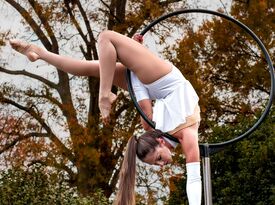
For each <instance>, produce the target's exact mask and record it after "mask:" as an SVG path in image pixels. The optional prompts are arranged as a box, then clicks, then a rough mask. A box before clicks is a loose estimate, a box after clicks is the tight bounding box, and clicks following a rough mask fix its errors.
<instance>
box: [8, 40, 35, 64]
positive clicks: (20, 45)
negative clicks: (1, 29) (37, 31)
mask: <svg viewBox="0 0 275 205" xmlns="http://www.w3.org/2000/svg"><path fill="white" fill-rule="evenodd" d="M10 45H11V47H12V48H13V49H14V50H16V51H18V52H19V53H21V54H23V55H25V56H27V57H28V59H29V60H30V61H32V62H34V61H36V60H38V59H39V58H40V56H39V54H38V53H39V50H40V48H39V47H38V46H36V45H33V44H29V43H26V42H23V41H20V40H17V39H11V40H10Z"/></svg>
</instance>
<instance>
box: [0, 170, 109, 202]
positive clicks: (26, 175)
mask: <svg viewBox="0 0 275 205" xmlns="http://www.w3.org/2000/svg"><path fill="white" fill-rule="evenodd" d="M0 179H1V180H0V181H1V183H0V199H1V204H3V205H8V204H64V205H78V204H81V205H85V204H87V205H88V204H89V205H95V204H100V205H107V204H108V200H107V198H106V197H105V196H104V195H103V193H102V191H101V190H98V191H97V192H95V193H94V194H93V195H92V196H91V197H81V196H79V194H78V193H77V191H76V189H75V188H72V187H69V186H68V184H67V183H66V182H64V181H58V180H60V179H58V177H57V176H54V174H51V176H50V175H49V174H45V171H44V170H43V167H42V166H41V165H35V166H31V167H28V169H27V170H24V169H22V168H19V167H16V168H13V169H9V170H6V171H2V172H1V173H0Z"/></svg>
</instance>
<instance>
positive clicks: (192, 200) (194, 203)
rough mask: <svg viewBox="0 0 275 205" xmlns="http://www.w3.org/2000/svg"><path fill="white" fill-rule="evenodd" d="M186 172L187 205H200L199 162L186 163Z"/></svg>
mask: <svg viewBox="0 0 275 205" xmlns="http://www.w3.org/2000/svg"><path fill="white" fill-rule="evenodd" d="M186 170H187V183H186V192H187V197H188V202H189V205H201V192H202V187H201V186H202V185H201V184H202V183H201V173H200V162H191V163H187V164H186Z"/></svg>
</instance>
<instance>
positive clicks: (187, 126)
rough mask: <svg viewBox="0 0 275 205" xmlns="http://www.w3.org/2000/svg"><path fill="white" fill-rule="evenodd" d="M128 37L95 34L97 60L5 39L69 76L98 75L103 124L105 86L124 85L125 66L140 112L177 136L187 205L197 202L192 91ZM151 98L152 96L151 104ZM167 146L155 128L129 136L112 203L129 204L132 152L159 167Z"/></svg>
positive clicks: (108, 96)
mask: <svg viewBox="0 0 275 205" xmlns="http://www.w3.org/2000/svg"><path fill="white" fill-rule="evenodd" d="M134 39H135V40H133V39H130V38H128V37H126V36H124V35H121V34H119V33H116V32H114V31H103V32H102V33H101V34H100V36H99V39H98V53H99V61H85V60H75V59H72V58H68V57H64V56H60V55H57V54H54V53H51V52H48V51H46V50H45V49H42V48H40V47H37V46H35V45H31V44H27V43H24V42H20V41H18V40H11V41H10V44H11V46H12V47H13V48H14V49H15V50H17V51H18V52H20V53H22V54H24V55H26V56H27V57H28V58H29V60H31V61H36V60H38V59H42V60H44V61H46V62H48V63H50V64H52V65H53V66H55V67H57V68H58V69H60V70H62V71H65V72H68V73H71V74H73V75H84V76H94V77H100V88H99V102H98V104H99V109H100V112H101V116H102V120H103V123H105V124H108V123H109V120H110V119H109V114H110V110H111V105H112V103H113V102H114V101H115V100H116V95H115V94H113V93H112V92H111V87H112V85H116V86H119V87H121V88H123V89H127V83H126V79H125V69H126V67H127V68H129V69H130V70H131V71H132V78H133V87H134V91H135V94H136V97H137V100H138V102H139V105H140V106H141V108H142V109H143V111H144V112H145V114H146V115H147V116H148V117H149V119H152V120H154V121H155V123H156V128H157V129H160V130H161V131H163V132H169V133H170V134H172V135H173V136H174V137H176V138H177V139H178V140H179V142H180V144H181V146H182V150H183V153H184V155H185V157H186V167H187V186H186V188H187V195H188V201H189V204H191V205H197V204H200V203H201V176H200V155H199V145H198V127H199V121H200V115H199V107H198V100H199V99H198V96H197V94H196V93H195V91H194V89H193V87H192V86H191V84H190V83H189V82H188V81H187V80H186V79H185V78H184V77H183V76H182V74H181V73H180V72H179V70H178V69H177V68H175V67H174V66H173V65H172V64H171V63H169V62H167V61H165V60H162V59H160V58H158V57H157V56H155V55H154V54H153V53H151V52H150V51H149V50H148V49H146V48H145V47H144V46H143V45H141V42H142V39H141V38H140V36H138V35H137V36H135V38H134ZM117 60H119V62H117ZM152 100H156V102H155V105H154V109H153V107H152V102H151V101H152ZM156 110H157V111H156ZM142 125H143V127H144V129H145V130H150V128H149V126H148V125H147V124H146V123H145V122H144V121H143V120H142ZM173 147H175V145H174V144H173V143H172V142H171V141H169V140H168V139H167V138H165V137H163V136H162V135H161V132H158V131H152V130H150V131H147V132H146V133H145V134H143V135H142V136H140V137H139V138H136V137H134V136H133V137H131V138H130V139H129V142H128V145H127V149H126V153H125V157H124V162H123V165H122V168H121V171H120V180H119V182H120V185H119V191H118V194H117V197H116V201H115V204H118V205H132V204H134V203H135V197H134V195H135V192H134V187H135V172H136V170H135V164H136V161H135V159H136V155H137V156H138V157H139V158H140V159H141V160H142V161H144V162H146V163H148V164H155V165H160V166H163V165H166V164H168V163H171V162H172V158H171V151H170V150H172V149H173Z"/></svg>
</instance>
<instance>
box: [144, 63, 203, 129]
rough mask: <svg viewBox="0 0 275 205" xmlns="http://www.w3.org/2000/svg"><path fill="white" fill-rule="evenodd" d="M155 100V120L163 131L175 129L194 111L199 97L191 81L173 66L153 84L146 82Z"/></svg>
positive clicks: (158, 127) (151, 96) (150, 94)
mask: <svg viewBox="0 0 275 205" xmlns="http://www.w3.org/2000/svg"><path fill="white" fill-rule="evenodd" d="M144 86H145V87H146V88H147V89H148V92H149V96H150V99H152V100H155V104H154V107H153V121H154V122H155V123H156V127H155V128H156V129H159V130H161V131H163V132H169V131H172V130H174V129H175V128H176V127H177V126H179V125H180V124H184V123H185V122H186V117H188V116H191V115H192V114H193V113H194V110H195V108H196V106H197V105H198V101H199V97H198V95H197V93H196V91H195V90H194V88H193V86H192V85H191V83H190V82H189V81H188V80H186V79H185V78H184V76H183V75H182V73H181V72H180V71H179V70H178V69H177V68H176V67H175V66H173V68H172V71H171V72H170V73H168V74H167V75H165V76H163V77H161V78H160V79H158V80H156V81H155V82H153V83H151V84H144Z"/></svg>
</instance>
